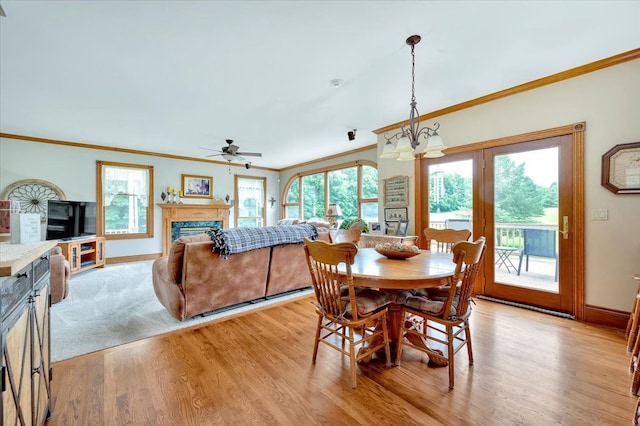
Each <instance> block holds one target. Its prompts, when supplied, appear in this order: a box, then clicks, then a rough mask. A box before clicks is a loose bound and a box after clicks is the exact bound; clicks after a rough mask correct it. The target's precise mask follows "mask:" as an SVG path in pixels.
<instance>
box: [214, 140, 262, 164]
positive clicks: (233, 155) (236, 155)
mask: <svg viewBox="0 0 640 426" xmlns="http://www.w3.org/2000/svg"><path fill="white" fill-rule="evenodd" d="M225 142H227V146H223V147H222V149H221V150H219V151H218V150H213V151H218V154H211V155H207V157H216V156H218V155H219V156H221V157H222V158H224V159H225V160H227V161H229V162H231V161H233V160H238V161H245V160H244V157H262V154H261V153H259V152H240V151H238V150H239V149H240V147H239V146H237V145H234V144H233V139H226V140H225ZM202 149H208V150H210V151H211V148H202ZM243 156H244V157H243Z"/></svg>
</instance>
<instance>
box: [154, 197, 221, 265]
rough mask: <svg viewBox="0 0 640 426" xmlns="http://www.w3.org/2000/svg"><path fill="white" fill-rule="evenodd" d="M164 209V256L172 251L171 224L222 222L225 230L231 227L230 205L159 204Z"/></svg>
mask: <svg viewBox="0 0 640 426" xmlns="http://www.w3.org/2000/svg"><path fill="white" fill-rule="evenodd" d="M158 205H159V206H160V208H162V255H163V256H166V255H168V254H169V250H171V244H172V241H171V224H172V223H173V222H188V221H208V220H211V221H214V220H217V221H221V222H222V227H223V228H228V227H229V209H230V208H231V205H230V204H224V203H216V204H158Z"/></svg>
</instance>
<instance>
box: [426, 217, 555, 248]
mask: <svg viewBox="0 0 640 426" xmlns="http://www.w3.org/2000/svg"><path fill="white" fill-rule="evenodd" d="M430 226H431V227H432V228H436V229H444V228H445V223H444V221H440V222H431V225H430ZM524 229H549V230H553V231H557V230H558V225H543V224H540V223H497V224H496V227H495V235H496V246H502V247H514V248H517V249H518V250H520V249H521V248H522V247H523V245H524V232H523V230H524ZM556 244H557V239H556Z"/></svg>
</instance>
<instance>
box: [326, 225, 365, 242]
mask: <svg viewBox="0 0 640 426" xmlns="http://www.w3.org/2000/svg"><path fill="white" fill-rule="evenodd" d="M329 235H330V236H331V242H332V243H353V244H355V245H358V243H359V242H360V236H361V235H362V229H359V228H351V229H336V230H333V231H330V232H329Z"/></svg>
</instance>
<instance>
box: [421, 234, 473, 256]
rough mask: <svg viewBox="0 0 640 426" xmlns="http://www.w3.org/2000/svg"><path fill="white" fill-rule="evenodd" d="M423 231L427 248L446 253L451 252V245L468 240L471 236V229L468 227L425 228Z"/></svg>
mask: <svg viewBox="0 0 640 426" xmlns="http://www.w3.org/2000/svg"><path fill="white" fill-rule="evenodd" d="M422 233H423V234H424V238H425V244H426V249H427V250H431V251H440V252H445V253H450V252H451V247H452V246H453V244H454V243H457V242H458V241H468V240H469V237H471V231H469V230H468V229H436V228H425V229H424V231H423V232H422ZM434 243H435V244H434Z"/></svg>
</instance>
